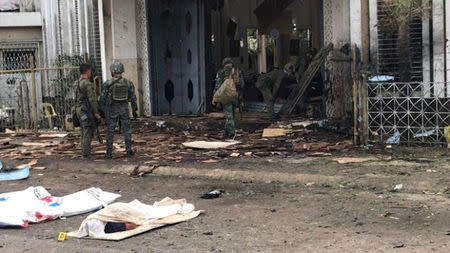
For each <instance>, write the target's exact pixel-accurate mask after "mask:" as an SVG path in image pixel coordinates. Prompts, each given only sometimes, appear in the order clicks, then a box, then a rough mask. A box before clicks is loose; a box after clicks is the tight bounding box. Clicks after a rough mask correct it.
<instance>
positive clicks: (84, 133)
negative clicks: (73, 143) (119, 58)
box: [74, 64, 101, 159]
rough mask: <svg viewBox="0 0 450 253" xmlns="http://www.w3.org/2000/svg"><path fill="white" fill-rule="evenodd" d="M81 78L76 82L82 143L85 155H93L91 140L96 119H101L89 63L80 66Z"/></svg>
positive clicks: (87, 156)
mask: <svg viewBox="0 0 450 253" xmlns="http://www.w3.org/2000/svg"><path fill="white" fill-rule="evenodd" d="M80 73H81V78H80V79H79V80H78V81H76V82H75V85H74V86H75V89H76V91H75V100H76V112H77V116H78V119H79V120H80V124H81V128H80V130H81V132H80V137H81V138H80V143H81V150H82V152H83V157H84V158H86V159H89V158H90V156H91V142H92V138H93V136H94V131H95V127H96V123H95V119H97V120H99V119H101V117H100V114H99V113H98V103H97V97H96V95H95V91H94V84H93V83H92V82H91V81H90V78H91V75H92V70H91V66H90V65H88V64H81V66H80Z"/></svg>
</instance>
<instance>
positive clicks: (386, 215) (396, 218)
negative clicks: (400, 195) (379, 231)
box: [380, 211, 399, 220]
mask: <svg viewBox="0 0 450 253" xmlns="http://www.w3.org/2000/svg"><path fill="white" fill-rule="evenodd" d="M392 214H393V213H391V212H388V211H386V212H384V213H382V214H381V215H380V216H381V217H383V218H390V219H393V220H399V218H398V217H395V216H392Z"/></svg>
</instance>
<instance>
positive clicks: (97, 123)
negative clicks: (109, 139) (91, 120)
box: [95, 120, 103, 144]
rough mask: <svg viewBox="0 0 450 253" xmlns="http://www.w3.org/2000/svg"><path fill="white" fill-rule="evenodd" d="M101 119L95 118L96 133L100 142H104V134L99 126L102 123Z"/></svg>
mask: <svg viewBox="0 0 450 253" xmlns="http://www.w3.org/2000/svg"><path fill="white" fill-rule="evenodd" d="M101 122H102V121H101V120H95V134H96V135H97V140H98V142H99V143H100V144H103V139H102V136H101V135H100V130H99V128H98V126H99V125H100V124H101Z"/></svg>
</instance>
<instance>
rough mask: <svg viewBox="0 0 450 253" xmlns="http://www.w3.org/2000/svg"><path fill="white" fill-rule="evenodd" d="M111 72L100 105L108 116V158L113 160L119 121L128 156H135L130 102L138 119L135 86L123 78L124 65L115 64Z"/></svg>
mask: <svg viewBox="0 0 450 253" xmlns="http://www.w3.org/2000/svg"><path fill="white" fill-rule="evenodd" d="M110 70H111V75H112V79H110V80H108V81H106V82H105V83H104V84H103V92H102V95H101V97H100V104H101V106H102V109H103V111H104V113H105V115H106V126H107V129H106V158H108V159H110V158H112V151H113V141H114V130H115V129H116V126H117V122H118V121H120V123H121V126H120V129H121V131H122V132H123V136H124V139H125V147H126V152H127V156H133V155H134V152H133V150H132V148H131V142H132V140H131V133H130V111H129V107H128V103H129V102H131V109H132V110H133V117H134V119H136V117H137V103H136V94H135V91H134V84H133V83H132V82H131V81H129V80H127V79H125V78H123V77H122V73H123V72H124V71H125V70H124V66H123V64H122V63H120V62H114V63H112V64H111V67H110Z"/></svg>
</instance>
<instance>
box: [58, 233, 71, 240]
mask: <svg viewBox="0 0 450 253" xmlns="http://www.w3.org/2000/svg"><path fill="white" fill-rule="evenodd" d="M67 240H69V236H68V235H67V233H64V232H60V233H59V235H58V242H64V241H67Z"/></svg>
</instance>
